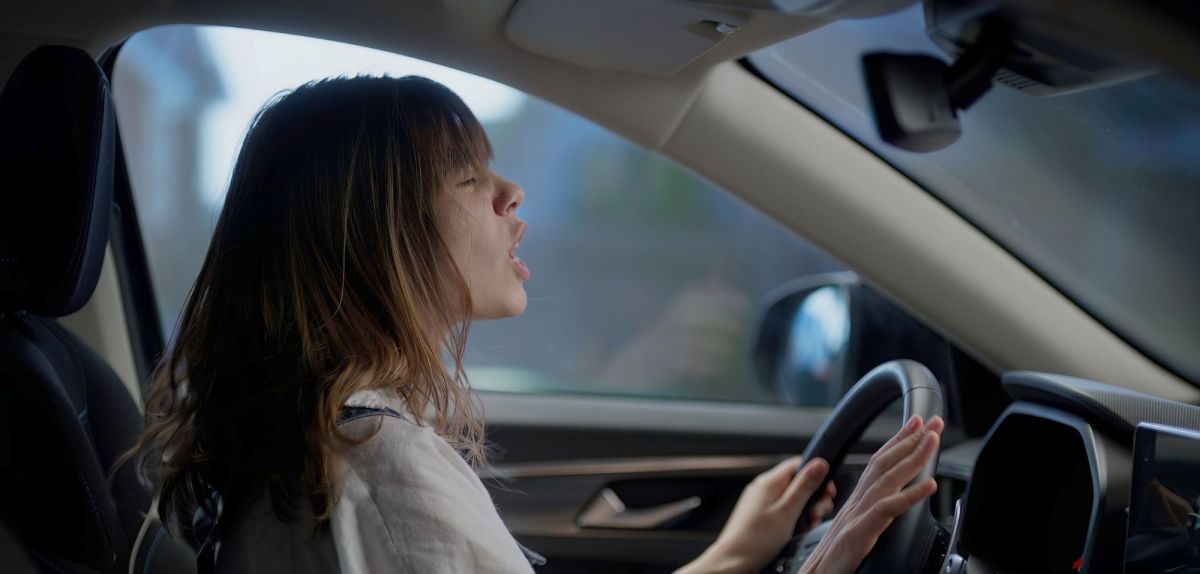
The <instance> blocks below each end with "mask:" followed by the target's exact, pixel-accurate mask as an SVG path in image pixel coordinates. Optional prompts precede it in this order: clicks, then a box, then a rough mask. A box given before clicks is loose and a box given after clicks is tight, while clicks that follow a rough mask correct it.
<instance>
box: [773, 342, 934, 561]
mask: <svg viewBox="0 0 1200 574" xmlns="http://www.w3.org/2000/svg"><path fill="white" fill-rule="evenodd" d="M895 399H901V400H903V401H904V419H903V420H904V422H907V421H908V420H909V418H911V417H912V416H913V415H920V416H921V418H922V419H923V420H926V421H928V420H929V419H930V418H931V417H933V416H942V411H943V401H942V387H941V385H939V384H938V381H937V379H936V378H935V377H934V376H933V373H930V372H929V369H927V368H925V366H924V365H922V364H920V363H918V362H916V361H910V360H907V359H904V360H896V361H889V362H887V363H884V364H882V365H880V366H878V367H876V368H874V369H872V370H871V372H869V373H867V374H866V375H865V376H863V378H862V379H861V380H859V381H858V383H856V384H855V385H854V387H853V388H851V389H850V390H849V391H848V392H847V393H846V396H844V397H842V400H841V402H839V403H838V405H837V407H835V408H834V409H833V413H832V414H830V415H829V418H828V419H826V420H825V424H823V425H821V429H820V430H818V431H817V434H816V436H814V437H813V438H812V440H811V441H810V442H809V443H808V448H806V449H805V450H804V460H806V461H809V460H812V459H813V458H814V457H821V458H823V459H825V460H826V461H827V462H828V463H829V472H827V473H826V474H825V476H826V478H825V481H824V482H823V483H822V484H821V487H820V488H818V489H817V490H816V492H817V493H823V492H825V488H826V484H827V483H828V482H829V481H830V480H831V479H832V478H833V477H834V476H836V475H837V472H838V469H839V468H841V466H842V463H843V462H844V461H845V459H846V454H847V453H848V452H849V451H850V447H851V446H852V445H854V444H855V443H856V442H858V439H859V438H860V437H861V436H862V433H863V431H864V430H866V428H867V426H869V425H870V424H871V423H872V422H874V421H875V419H876V418H878V417H879V415H880V413H882V412H883V410H884V409H885V408H887V406H888V405H889V404H891V402H892V401H893V400H895ZM901 424H903V422H902V423H901ZM937 461H938V457H937V454H936V453H935V454H934V456H933V457H932V458H931V459H930V461H929V462H928V463H927V464H926V465H925V466H924V468H922V469H921V471H920V473H918V474H917V477H916V478H914V479H913V481H912V482H911V483H910V484H917V483H920V482H921V481H923V480H925V479H927V478H929V477H931V476H933V474H934V471H935V470H937ZM818 499H819V495H814V496H813V498H812V499H810V500H809V501H808V504H806V505H805V507H804V512H803V513H802V514H801V515H800V516H801V519H800V520H801V522H802V523H803V522H804V521H806V520H807V517H808V516H809V511H810V510H811V508H812V505H813V504H815V503H816V502H817V500H818ZM799 526H801V527H802V526H803V524H801V525H799ZM823 526H824V528H823V527H820V526H819V527H817V528H814V529H813V530H812V531H810V532H809V533H808V534H806V535H802V536H798V537H796V538H794V539H793V540H792V541H791V542H790V543H789V544H788V545H787V546H786V547H785V548H784V550H783V553H781V554H780V556H779V558H778V559H776V560H775V561H773V562H772V563H771V564H770V565H768V566H767V569H766V570H764V574H765V573H766V572H771V573H780V572H796V571H798V570H799V566H800V565H801V564H802V563H803V562H804V560H805V559H806V558H808V555H809V554H811V553H812V551H813V549H815V548H816V546H817V543H818V542H820V539H821V537H822V536H823V535H824V534H825V529H826V528H827V526H828V523H826V524H825V525H823ZM944 543H945V529H943V528H942V527H941V526H940V525H939V524H938V523H937V520H936V519H935V518H934V517H933V513H932V512H931V511H930V508H929V500H925V501H923V502H921V503H920V504H917V505H916V506H914V507H912V508H911V509H910V510H909V511H908V512H906V513H904V514H903V515H901V516H899V517H897V518H896V519H895V520H894V521H893V522H892V524H891V526H889V527H888V529H887V530H885V531H884V533H883V535H882V536H880V537H879V541H878V542H876V544H875V548H874V549H873V550H872V551H871V553H870V554H868V555H867V557H866V559H865V560H863V562H862V565H861V566H859V569H858V572H859V573H860V574H883V573H893V572H904V573H908V572H926V571H929V567H930V562H929V561H930V559H934V558H938V556H937V554H938V553H939V552H940V549H939V546H941V545H943V544H944ZM933 567H935V568H936V567H937V566H936V565H933Z"/></svg>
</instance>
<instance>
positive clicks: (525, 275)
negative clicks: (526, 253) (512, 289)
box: [512, 257, 529, 281]
mask: <svg viewBox="0 0 1200 574" xmlns="http://www.w3.org/2000/svg"><path fill="white" fill-rule="evenodd" d="M512 261H513V266H514V267H516V268H517V277H520V278H521V281H528V280H529V268H528V267H526V266H525V262H524V261H521V260H520V259H518V258H516V257H513V260H512Z"/></svg>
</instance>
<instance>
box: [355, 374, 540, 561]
mask: <svg viewBox="0 0 1200 574" xmlns="http://www.w3.org/2000/svg"><path fill="white" fill-rule="evenodd" d="M355 397H356V398H357V400H355V401H354V404H353V405H351V406H359V407H363V408H376V409H378V408H381V407H386V408H393V410H396V412H397V415H399V416H392V415H384V414H378V411H376V412H375V413H374V414H364V416H361V417H358V418H355V419H353V420H347V421H345V422H343V423H342V424H341V425H340V426H339V428H340V429H341V430H342V431H343V432H344V433H347V434H348V435H350V436H352V437H354V436H361V437H367V436H370V437H371V438H370V439H369V440H367V441H366V442H365V443H362V444H358V445H345V446H344V447H342V448H341V449H340V451H341V452H340V454H341V458H342V460H343V462H344V465H345V466H344V473H343V474H342V476H343V480H342V481H341V493H340V494H341V496H339V498H338V500H337V502H335V505H334V523H333V526H334V531H335V538H339V549H340V550H342V551H343V553H344V554H345V555H346V556H360V555H363V556H369V555H371V554H372V553H371V552H367V553H366V554H365V555H364V554H362V553H360V552H355V551H351V550H350V549H349V547H363V546H367V547H375V548H380V547H387V548H389V549H390V552H389V553H388V554H389V555H391V556H393V557H394V558H393V559H394V560H399V561H400V563H401V564H402V565H403V566H402V567H401V568H400V571H404V572H410V571H411V572H465V571H473V572H493V571H495V572H513V571H524V572H528V571H529V568H528V562H527V561H524V557H523V555H522V554H521V553H520V549H519V547H518V546H517V545H516V542H515V541H514V540H513V538H512V535H511V534H509V533H508V529H507V528H505V526H504V524H503V522H502V521H501V520H500V517H499V515H498V514H497V513H496V509H495V506H494V505H493V504H492V500H491V497H490V496H489V495H488V493H487V490H486V489H485V488H484V486H483V484H482V483H481V482H480V480H479V478H478V477H477V476H476V475H475V472H474V470H472V469H471V467H470V466H469V465H467V463H466V462H465V461H464V460H463V459H462V458H461V457H460V456H459V454H458V453H457V452H456V451H455V450H454V449H453V448H451V447H450V445H449V444H448V443H446V441H445V440H443V439H442V438H441V437H440V436H438V435H437V433H435V432H434V431H433V429H431V428H430V427H429V426H428V425H425V424H423V422H421V421H420V419H417V418H416V417H411V416H409V415H408V414H407V413H406V412H403V411H400V410H399V409H395V408H394V407H396V406H398V405H397V404H396V403H395V402H393V401H390V400H387V399H388V397H386V395H385V396H383V397H380V396H369V395H364V396H360V395H358V394H356V395H355ZM376 400H379V402H375V401H376ZM348 404H349V403H348ZM364 413H367V411H364ZM372 433H373V436H372ZM362 533H367V534H362ZM358 536H366V537H378V538H379V540H375V541H374V542H370V543H368V542H366V541H365V540H357V539H355V538H354V537H358ZM348 537H350V538H348ZM499 565H503V566H499ZM394 567H395V565H394V564H393V565H392V568H394ZM497 567H500V569H499V570H496V569H494V568H497ZM368 570H371V569H370V568H368Z"/></svg>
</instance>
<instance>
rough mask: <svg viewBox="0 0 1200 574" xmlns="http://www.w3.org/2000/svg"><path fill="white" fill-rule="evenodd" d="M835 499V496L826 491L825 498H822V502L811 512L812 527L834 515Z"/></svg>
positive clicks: (814, 506)
mask: <svg viewBox="0 0 1200 574" xmlns="http://www.w3.org/2000/svg"><path fill="white" fill-rule="evenodd" d="M830 484H833V483H830ZM833 499H834V495H832V494H828V490H826V494H825V496H822V497H821V500H819V501H817V503H816V504H814V505H813V507H812V509H811V510H809V513H808V523H809V524H810V525H816V524H820V523H821V522H823V521H824V520H825V518H826V517H828V516H829V515H830V514H833Z"/></svg>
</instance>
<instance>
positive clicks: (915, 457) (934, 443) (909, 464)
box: [873, 431, 940, 493]
mask: <svg viewBox="0 0 1200 574" xmlns="http://www.w3.org/2000/svg"><path fill="white" fill-rule="evenodd" d="M939 442H940V437H939V436H938V434H937V433H935V432H933V431H925V432H924V433H921V434H920V435H919V436H918V440H917V446H916V448H914V449H913V450H912V451H911V452H909V453H908V454H907V455H906V456H905V457H904V458H902V459H900V460H898V461H896V464H894V465H893V466H892V467H891V468H889V469H887V470H886V471H884V473H883V475H882V476H880V477H879V480H878V481H877V482H876V483H875V484H874V485H873V486H874V488H877V489H878V490H879V491H881V492H889V493H890V492H895V491H896V490H899V489H900V487H902V486H904V485H906V484H908V483H909V481H911V480H912V479H913V477H915V476H917V473H918V472H921V468H923V467H924V466H925V463H927V462H929V459H930V458H932V457H933V455H934V453H936V452H937V448H938V444H939Z"/></svg>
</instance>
